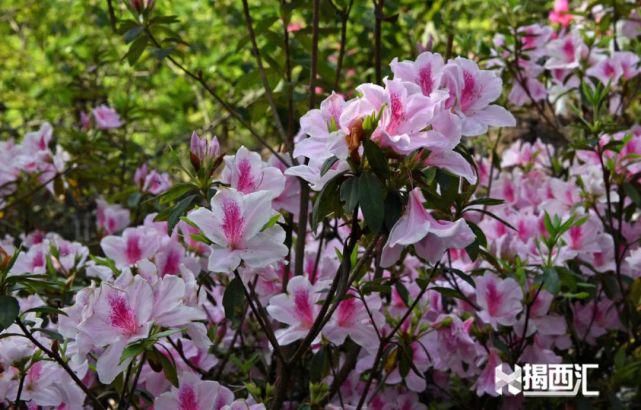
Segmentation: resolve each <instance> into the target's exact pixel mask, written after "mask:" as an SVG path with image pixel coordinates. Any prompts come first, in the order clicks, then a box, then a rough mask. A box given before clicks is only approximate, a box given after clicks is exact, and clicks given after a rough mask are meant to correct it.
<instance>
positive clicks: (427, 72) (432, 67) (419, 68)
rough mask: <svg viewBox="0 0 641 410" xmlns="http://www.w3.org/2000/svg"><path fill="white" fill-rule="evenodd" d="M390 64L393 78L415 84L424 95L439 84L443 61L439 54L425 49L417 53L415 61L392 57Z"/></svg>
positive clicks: (429, 93) (428, 94) (431, 91)
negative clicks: (399, 59)
mask: <svg viewBox="0 0 641 410" xmlns="http://www.w3.org/2000/svg"><path fill="white" fill-rule="evenodd" d="M390 66H391V68H392V72H393V73H394V78H398V79H401V80H403V81H409V82H412V83H414V84H417V85H418V86H420V87H421V91H422V92H423V94H424V95H426V96H430V95H432V93H434V92H435V91H436V90H438V89H439V87H440V85H441V75H442V74H443V67H444V63H443V57H441V55H440V54H437V53H430V52H427V51H426V52H423V53H421V54H419V56H418V57H416V60H415V61H398V59H396V58H394V59H393V60H392V63H391V64H390Z"/></svg>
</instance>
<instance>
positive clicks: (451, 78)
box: [443, 57, 516, 136]
mask: <svg viewBox="0 0 641 410" xmlns="http://www.w3.org/2000/svg"><path fill="white" fill-rule="evenodd" d="M443 82H444V85H445V86H446V88H447V90H448V91H449V98H448V100H447V102H446V103H445V106H446V108H451V109H452V110H453V111H454V113H456V114H458V115H459V116H460V117H461V118H462V120H463V123H462V133H463V135H464V136H475V135H481V134H484V133H485V132H487V129H488V127H514V126H515V125H516V119H515V118H514V116H513V115H512V114H511V113H510V112H509V111H508V110H506V109H505V108H503V107H501V106H499V105H496V104H491V103H492V102H494V101H495V100H496V99H497V98H499V97H500V95H501V91H502V86H503V82H502V81H501V77H499V76H498V74H497V73H496V72H494V71H487V70H481V69H479V67H478V65H476V63H475V62H473V61H471V60H468V59H465V58H460V57H457V58H456V59H454V60H451V61H450V62H448V64H447V65H446V67H445V69H444V73H443Z"/></svg>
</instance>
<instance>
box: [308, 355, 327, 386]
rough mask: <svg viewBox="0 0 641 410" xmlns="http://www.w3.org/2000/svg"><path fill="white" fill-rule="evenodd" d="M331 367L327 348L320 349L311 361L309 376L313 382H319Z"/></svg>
mask: <svg viewBox="0 0 641 410" xmlns="http://www.w3.org/2000/svg"><path fill="white" fill-rule="evenodd" d="M328 369H329V359H328V357H327V353H326V351H325V349H320V350H319V351H318V353H316V354H315V355H314V356H313V357H312V359H311V360H310V361H309V378H310V380H311V381H312V382H314V383H318V382H319V381H321V380H322V378H323V377H324V376H325V375H326V373H327V370H328Z"/></svg>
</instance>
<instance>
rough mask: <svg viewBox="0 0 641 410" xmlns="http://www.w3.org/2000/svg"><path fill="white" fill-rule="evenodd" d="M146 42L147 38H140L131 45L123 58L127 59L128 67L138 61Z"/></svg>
mask: <svg viewBox="0 0 641 410" xmlns="http://www.w3.org/2000/svg"><path fill="white" fill-rule="evenodd" d="M148 41H149V40H148V39H147V36H140V37H138V38H137V39H136V40H135V41H134V42H133V43H131V46H130V47H129V50H128V51H127V54H125V58H127V61H128V62H129V65H131V66H133V65H134V64H136V62H137V61H138V60H139V59H140V56H141V55H142V53H143V52H144V51H145V48H146V47H147V43H148Z"/></svg>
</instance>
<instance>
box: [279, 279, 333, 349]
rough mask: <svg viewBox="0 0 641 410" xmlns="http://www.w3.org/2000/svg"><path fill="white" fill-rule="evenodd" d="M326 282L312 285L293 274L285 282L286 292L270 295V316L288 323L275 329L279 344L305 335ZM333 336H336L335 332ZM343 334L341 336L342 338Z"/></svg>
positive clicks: (312, 321)
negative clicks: (281, 327)
mask: <svg viewBox="0 0 641 410" xmlns="http://www.w3.org/2000/svg"><path fill="white" fill-rule="evenodd" d="M326 285H327V282H317V283H316V284H314V285H312V284H311V283H310V282H309V280H308V279H307V278H306V277H304V276H295V277H293V278H292V279H290V280H289V282H288V283H287V294H280V295H276V296H274V297H272V298H271V299H270V301H269V305H268V306H267V312H268V313H269V315H270V316H271V317H273V318H274V319H276V320H277V321H279V322H281V323H285V324H287V325H289V327H287V328H285V329H279V330H277V331H276V339H277V340H278V343H279V344H281V345H288V344H290V343H292V342H295V341H296V340H299V339H303V338H304V337H305V336H307V333H309V331H310V329H311V328H312V325H313V324H314V321H315V320H316V316H317V315H318V312H319V311H320V305H319V304H318V303H317V302H318V301H319V300H320V298H321V297H322V296H323V295H322V293H321V291H322V290H323V289H325V287H326ZM335 336H337V337H338V335H337V334H336V335H335ZM344 337H345V336H343V338H344Z"/></svg>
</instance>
